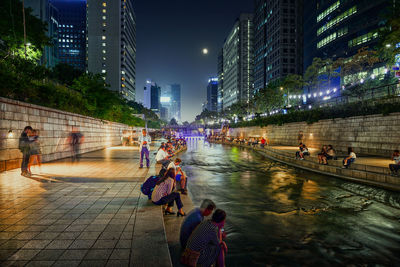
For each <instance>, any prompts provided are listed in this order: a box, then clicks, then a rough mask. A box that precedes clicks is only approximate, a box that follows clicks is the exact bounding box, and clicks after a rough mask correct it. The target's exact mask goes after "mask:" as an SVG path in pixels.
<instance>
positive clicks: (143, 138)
mask: <svg viewBox="0 0 400 267" xmlns="http://www.w3.org/2000/svg"><path fill="white" fill-rule="evenodd" d="M138 142H139V153H140V166H139V168H143V157H146V166H147V168H149V167H150V159H149V153H150V143H151V137H150V135H148V134H147V131H146V129H143V130H142V134H141V135H140V136H139V140H138Z"/></svg>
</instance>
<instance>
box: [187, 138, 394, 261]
mask: <svg viewBox="0 0 400 267" xmlns="http://www.w3.org/2000/svg"><path fill="white" fill-rule="evenodd" d="M181 158H182V159H183V162H184V169H185V171H186V172H187V174H188V177H189V187H190V189H189V191H190V196H191V198H192V200H193V203H194V204H195V205H197V206H198V205H199V204H200V203H201V201H202V200H203V199H204V198H210V199H212V200H213V201H214V202H215V203H216V204H217V207H218V208H221V209H224V210H225V211H226V212H227V222H226V225H225V231H226V232H227V233H228V236H227V240H226V242H227V245H228V248H229V251H228V255H227V266H266V265H275V266H276V265H281V266H288V265H289V266H300V265H301V266H304V265H307V266H309V265H321V266H326V265H366V264H369V265H372V266H373V265H388V266H389V265H390V266H394V265H397V266H400V193H396V192H391V191H387V190H383V189H379V188H374V187H370V186H365V185H361V184H356V183H352V182H347V181H344V180H340V179H336V178H333V177H330V176H323V175H318V174H315V173H312V172H306V171H302V170H299V169H296V168H293V167H289V166H286V165H284V164H280V163H277V162H274V161H271V160H269V159H268V158H266V157H263V156H262V155H260V154H258V153H256V152H254V151H252V150H249V149H243V148H238V147H229V146H223V145H220V144H209V143H207V142H204V141H193V140H192V141H188V151H187V152H186V153H184V154H182V155H181ZM399 179H400V178H399Z"/></svg>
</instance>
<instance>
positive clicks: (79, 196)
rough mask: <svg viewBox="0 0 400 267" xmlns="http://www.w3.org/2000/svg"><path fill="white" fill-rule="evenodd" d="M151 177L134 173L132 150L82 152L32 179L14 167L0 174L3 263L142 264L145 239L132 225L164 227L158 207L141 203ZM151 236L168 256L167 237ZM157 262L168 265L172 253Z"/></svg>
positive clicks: (145, 171) (134, 151)
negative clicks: (144, 183) (144, 184)
mask: <svg viewBox="0 0 400 267" xmlns="http://www.w3.org/2000/svg"><path fill="white" fill-rule="evenodd" d="M151 154H152V155H151V156H152V157H154V156H153V153H151ZM153 168H154V167H153ZM150 170H151V169H150ZM39 171H40V172H39ZM148 171H149V170H148V169H147V168H144V169H138V151H137V148H122V147H115V148H109V149H105V150H102V151H97V152H92V153H88V154H84V155H83V157H82V159H81V161H80V162H79V163H71V162H69V160H68V159H67V160H61V161H57V162H53V163H48V164H43V166H42V167H41V169H39V168H34V169H32V172H33V173H39V174H35V175H33V177H32V178H26V177H22V176H20V170H19V169H17V170H12V171H7V172H3V173H0V265H1V266H68V267H72V266H146V264H145V262H146V258H142V257H141V244H140V242H143V238H142V239H140V238H135V237H136V236H139V237H140V235H141V232H140V231H141V230H142V229H136V228H135V227H139V226H141V225H143V224H146V223H148V221H146V222H145V223H143V222H141V221H140V219H138V218H141V217H143V216H142V215H141V214H151V216H152V218H153V220H154V221H157V220H158V221H161V222H162V214H161V208H160V207H157V206H154V205H152V206H150V205H149V204H148V203H144V202H143V198H141V194H140V185H141V183H142V181H143V179H144V177H147V175H148ZM140 203H141V204H140ZM143 203H144V204H143ZM139 204H140V205H139ZM143 205H144V206H149V207H148V208H146V207H142V206H143ZM138 210H141V211H140V214H139V212H138ZM148 210H150V211H151V212H149V213H146V212H147V211H148ZM138 214H139V215H138ZM153 227H155V226H154V225H153ZM157 227H158V228H159V229H160V228H161V229H163V227H164V226H163V224H162V223H161V225H159V223H158V224H157ZM142 228H143V227H142ZM144 230H146V229H144ZM153 236H155V237H156V238H157V240H156V241H154V242H153V243H154V248H158V253H160V254H163V251H164V255H165V254H168V248H167V245H166V239H165V233H164V232H160V231H158V232H157V233H156V234H153ZM147 242H152V240H147ZM156 251H157V250H156ZM153 257H155V258H157V253H154V250H153ZM161 258H162V259H163V261H166V262H163V263H164V264H163V265H164V266H170V261H168V260H169V255H168V257H165V256H164V257H161ZM148 262H149V263H152V261H151V259H150V260H149V261H148ZM148 266H150V265H148ZM152 266H155V265H152Z"/></svg>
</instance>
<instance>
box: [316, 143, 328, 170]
mask: <svg viewBox="0 0 400 267" xmlns="http://www.w3.org/2000/svg"><path fill="white" fill-rule="evenodd" d="M327 150H328V148H327V146H325V145H323V146H322V148H321V152H320V153H318V163H319V164H322V163H323V164H324V165H326V163H325V161H324V158H325V159H326V156H327V153H328V151H327Z"/></svg>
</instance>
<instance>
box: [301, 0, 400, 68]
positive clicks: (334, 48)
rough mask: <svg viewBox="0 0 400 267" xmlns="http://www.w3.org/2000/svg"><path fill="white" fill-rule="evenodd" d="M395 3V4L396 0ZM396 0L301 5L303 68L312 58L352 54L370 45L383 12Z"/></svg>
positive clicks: (321, 1)
mask: <svg viewBox="0 0 400 267" xmlns="http://www.w3.org/2000/svg"><path fill="white" fill-rule="evenodd" d="M396 2H397V3H396ZM394 4H399V1H398V0H397V1H395V0H375V1H369V0H349V1H343V0H310V1H306V2H305V6H304V14H305V15H304V69H306V68H307V67H308V66H310V65H311V63H312V60H313V58H315V57H319V58H323V59H326V58H331V59H332V60H335V59H337V58H347V57H351V56H353V55H354V54H356V53H357V51H358V50H359V49H360V48H362V47H370V48H373V47H374V46H375V45H376V44H377V42H378V30H379V28H380V27H382V26H383V23H384V17H383V16H382V12H385V11H387V10H388V8H391V7H392V6H393V5H394Z"/></svg>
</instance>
